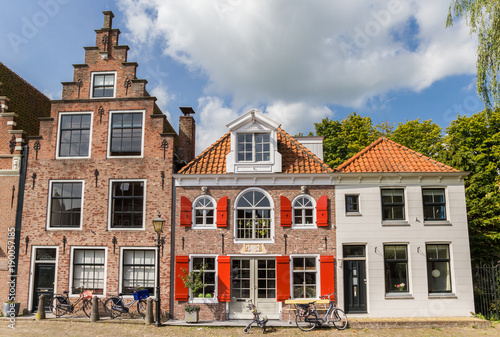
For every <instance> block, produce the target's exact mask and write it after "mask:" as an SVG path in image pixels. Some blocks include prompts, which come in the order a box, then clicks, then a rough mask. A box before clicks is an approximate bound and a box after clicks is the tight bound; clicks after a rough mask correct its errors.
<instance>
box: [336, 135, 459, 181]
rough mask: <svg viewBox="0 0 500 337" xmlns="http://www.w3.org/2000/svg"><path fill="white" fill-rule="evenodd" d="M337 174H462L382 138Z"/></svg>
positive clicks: (345, 163)
mask: <svg viewBox="0 0 500 337" xmlns="http://www.w3.org/2000/svg"><path fill="white" fill-rule="evenodd" d="M335 171H336V172H354V173H362V172H401V173H402V172H460V171H458V170H456V169H454V168H453V167H451V166H448V165H445V164H443V163H440V162H438V161H436V160H434V159H431V158H429V157H427V156H424V155H423V154H421V153H418V152H416V151H413V150H411V149H409V148H407V147H406V146H403V145H401V144H398V143H396V142H394V141H392V140H389V139H386V138H384V137H380V138H379V139H377V140H376V141H374V142H373V143H371V144H370V145H368V146H367V147H365V148H364V149H363V150H361V151H360V152H358V153H357V154H356V155H354V156H353V157H352V158H351V159H349V160H348V161H346V162H344V163H343V164H341V165H340V166H338V167H337V168H336V169H335Z"/></svg>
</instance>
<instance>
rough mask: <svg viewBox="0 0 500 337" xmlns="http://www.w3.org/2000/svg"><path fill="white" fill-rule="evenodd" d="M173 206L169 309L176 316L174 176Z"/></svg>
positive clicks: (171, 215)
mask: <svg viewBox="0 0 500 337" xmlns="http://www.w3.org/2000/svg"><path fill="white" fill-rule="evenodd" d="M171 181H172V199H171V200H172V207H171V208H170V211H171V214H170V222H171V224H170V300H169V301H168V306H169V307H168V310H169V311H170V318H174V314H173V313H174V291H175V200H176V196H175V178H173V177H172V179H171Z"/></svg>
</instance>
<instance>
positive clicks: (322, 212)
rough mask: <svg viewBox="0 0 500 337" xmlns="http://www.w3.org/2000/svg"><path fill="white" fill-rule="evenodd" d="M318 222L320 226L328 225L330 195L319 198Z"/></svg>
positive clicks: (317, 207) (317, 208)
mask: <svg viewBox="0 0 500 337" xmlns="http://www.w3.org/2000/svg"><path fill="white" fill-rule="evenodd" d="M316 224H317V225H318V226H320V227H324V226H328V197H327V196H326V195H324V196H322V197H321V198H319V199H318V203H317V204H316Z"/></svg>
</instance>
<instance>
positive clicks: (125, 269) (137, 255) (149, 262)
mask: <svg viewBox="0 0 500 337" xmlns="http://www.w3.org/2000/svg"><path fill="white" fill-rule="evenodd" d="M154 287H155V251H154V250H151V249H149V250H141V249H124V250H123V265H122V293H124V294H126V295H132V294H133V292H134V291H136V290H137V288H144V289H148V291H149V294H150V295H153V294H154Z"/></svg>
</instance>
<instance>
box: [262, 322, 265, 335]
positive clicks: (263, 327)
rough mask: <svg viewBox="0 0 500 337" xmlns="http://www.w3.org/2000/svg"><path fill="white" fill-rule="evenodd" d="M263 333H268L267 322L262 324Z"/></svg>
mask: <svg viewBox="0 0 500 337" xmlns="http://www.w3.org/2000/svg"><path fill="white" fill-rule="evenodd" d="M262 333H266V323H263V324H262Z"/></svg>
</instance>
